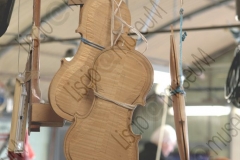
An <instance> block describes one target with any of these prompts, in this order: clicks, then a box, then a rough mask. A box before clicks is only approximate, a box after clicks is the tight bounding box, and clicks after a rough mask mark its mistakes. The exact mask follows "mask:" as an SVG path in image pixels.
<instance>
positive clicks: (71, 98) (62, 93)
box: [49, 0, 131, 121]
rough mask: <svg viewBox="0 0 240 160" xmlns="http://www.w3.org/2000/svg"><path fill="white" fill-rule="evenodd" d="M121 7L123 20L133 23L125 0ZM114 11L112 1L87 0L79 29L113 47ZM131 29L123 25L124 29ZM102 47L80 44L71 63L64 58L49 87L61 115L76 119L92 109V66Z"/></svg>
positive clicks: (97, 40) (53, 103) (83, 35)
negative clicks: (111, 32) (89, 85)
mask: <svg viewBox="0 0 240 160" xmlns="http://www.w3.org/2000/svg"><path fill="white" fill-rule="evenodd" d="M120 9H121V17H122V18H123V20H125V21H126V22H127V23H131V17H130V12H129V10H128V8H127V6H126V4H125V3H122V5H121V7H120ZM111 11H112V9H111V1H110V0H100V1H98V0H87V1H86V2H85V3H84V7H82V9H81V12H80V24H79V27H78V29H77V30H76V32H78V33H80V34H81V36H82V37H84V38H85V39H87V40H88V41H90V42H94V43H95V44H98V45H99V46H102V47H108V46H110V44H111V42H110V41H111V34H110V30H111ZM118 15H119V14H118ZM119 16H120V15H119ZM115 27H116V29H117V30H118V29H120V27H121V23H120V22H118V21H116V22H115ZM128 30H129V29H128V28H126V27H125V28H124V32H128ZM115 37H116V36H115ZM102 49H103V48H95V47H92V46H89V45H87V44H85V43H81V44H80V46H79V49H78V51H77V53H76V55H75V56H74V58H73V59H72V60H71V61H70V62H68V61H66V60H65V59H63V60H62V65H61V68H60V69H59V70H58V72H57V73H56V75H55V76H54V78H53V80H52V82H51V85H50V88H49V100H50V103H51V105H52V107H53V109H54V111H55V112H56V113H57V114H58V115H59V116H61V117H62V118H64V119H66V120H68V121H73V119H74V114H75V113H78V114H79V116H85V115H86V113H87V112H88V111H89V109H90V106H91V105H92V102H93V92H92V91H91V90H89V87H88V83H89V82H90V73H91V72H92V68H91V67H92V64H93V60H94V58H95V57H96V56H97V55H98V54H99V53H100V52H101V50H102Z"/></svg>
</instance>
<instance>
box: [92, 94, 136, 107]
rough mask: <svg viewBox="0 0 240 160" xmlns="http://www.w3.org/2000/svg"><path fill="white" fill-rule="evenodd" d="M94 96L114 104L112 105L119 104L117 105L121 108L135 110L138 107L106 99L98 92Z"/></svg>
mask: <svg viewBox="0 0 240 160" xmlns="http://www.w3.org/2000/svg"><path fill="white" fill-rule="evenodd" d="M94 95H95V96H97V97H98V98H101V99H103V100H105V101H108V102H112V103H114V104H117V105H119V106H121V107H123V108H126V109H130V110H134V109H135V108H136V107H137V105H132V104H127V103H122V102H118V101H115V100H112V99H109V98H106V97H104V96H103V95H101V94H99V93H97V92H96V91H94Z"/></svg>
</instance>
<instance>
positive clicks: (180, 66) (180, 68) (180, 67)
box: [179, 8, 184, 87]
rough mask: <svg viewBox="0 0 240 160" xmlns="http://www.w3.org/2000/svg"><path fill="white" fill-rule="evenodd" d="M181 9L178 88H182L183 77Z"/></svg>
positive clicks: (181, 19) (181, 14) (181, 16)
mask: <svg viewBox="0 0 240 160" xmlns="http://www.w3.org/2000/svg"><path fill="white" fill-rule="evenodd" d="M183 11H184V10H183V8H181V9H180V60H179V70H180V71H179V72H180V86H181V87H182V85H183V82H182V76H183V71H182V41H183V38H182V25H183Z"/></svg>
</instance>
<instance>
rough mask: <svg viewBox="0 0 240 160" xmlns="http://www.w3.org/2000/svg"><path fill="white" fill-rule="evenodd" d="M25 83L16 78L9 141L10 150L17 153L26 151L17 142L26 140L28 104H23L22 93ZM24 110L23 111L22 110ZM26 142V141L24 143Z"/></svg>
mask: <svg viewBox="0 0 240 160" xmlns="http://www.w3.org/2000/svg"><path fill="white" fill-rule="evenodd" d="M23 84H24V79H21V78H16V84H15V90H14V101H13V102H14V104H13V111H12V120H11V131H10V138H9V142H8V151H9V152H13V153H15V152H16V151H17V152H21V153H23V152H24V148H22V150H18V149H17V145H16V142H18V141H22V142H25V133H26V124H27V123H26V120H27V111H28V105H26V104H25V105H24V106H21V103H22V102H21V99H20V97H21V94H22V93H23ZM21 110H22V111H21ZM20 116H22V120H21V123H19V119H20ZM23 144H24V143H23Z"/></svg>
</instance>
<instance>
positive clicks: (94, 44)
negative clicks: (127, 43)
mask: <svg viewBox="0 0 240 160" xmlns="http://www.w3.org/2000/svg"><path fill="white" fill-rule="evenodd" d="M80 40H81V41H82V42H83V43H84V44H87V45H89V46H91V47H94V48H97V49H99V50H104V49H105V48H104V47H103V46H100V45H99V44H96V43H93V42H91V41H89V40H87V39H85V38H83V37H82V36H81V38H80Z"/></svg>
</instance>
